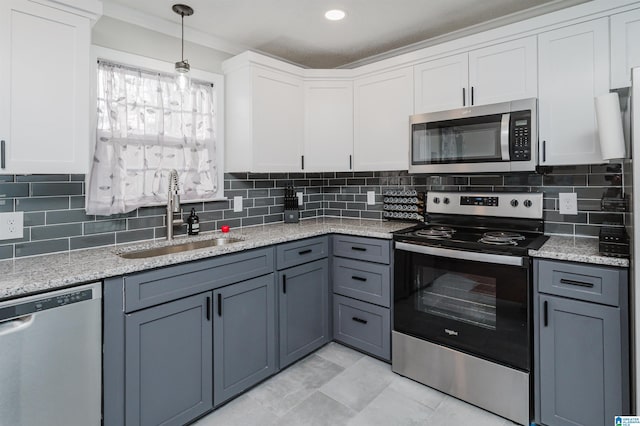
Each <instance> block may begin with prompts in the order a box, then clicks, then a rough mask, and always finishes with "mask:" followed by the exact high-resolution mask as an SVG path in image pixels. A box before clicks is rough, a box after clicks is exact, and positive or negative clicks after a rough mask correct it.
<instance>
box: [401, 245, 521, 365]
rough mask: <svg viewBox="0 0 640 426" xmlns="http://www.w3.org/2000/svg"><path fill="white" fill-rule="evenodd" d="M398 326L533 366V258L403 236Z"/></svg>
mask: <svg viewBox="0 0 640 426" xmlns="http://www.w3.org/2000/svg"><path fill="white" fill-rule="evenodd" d="M394 271H395V272H394V314H393V318H394V325H393V327H394V330H396V331H398V332H400V333H405V334H408V335H411V336H414V337H418V338H421V339H425V340H429V341H431V342H434V343H438V344H442V345H445V346H448V347H450V348H453V349H457V350H461V351H463V352H466V353H469V354H471V355H476V356H479V357H481V358H485V359H488V360H491V361H495V362H498V363H501V364H504V365H507V366H510V367H514V368H518V369H521V370H524V371H529V370H530V320H529V319H530V316H529V315H530V312H529V298H530V297H531V291H530V285H529V281H530V279H529V259H528V258H522V257H516V256H505V255H494V254H486V253H477V252H467V251H461V250H452V249H443V248H439V247H430V246H423V245H419V244H409V243H403V242H396V250H395V265H394Z"/></svg>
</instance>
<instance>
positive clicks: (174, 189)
mask: <svg viewBox="0 0 640 426" xmlns="http://www.w3.org/2000/svg"><path fill="white" fill-rule="evenodd" d="M178 190H179V187H178V172H177V171H176V170H175V169H171V170H170V171H169V194H167V221H166V225H167V240H173V227H174V226H176V225H181V224H182V223H183V221H182V214H180V213H181V212H180V194H178ZM176 213H178V214H180V216H179V218H178V219H175V218H174V215H175V214H176Z"/></svg>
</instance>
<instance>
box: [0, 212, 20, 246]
mask: <svg viewBox="0 0 640 426" xmlns="http://www.w3.org/2000/svg"><path fill="white" fill-rule="evenodd" d="M23 230H24V213H23V212H9V213H0V240H15V239H16V238H22V237H23Z"/></svg>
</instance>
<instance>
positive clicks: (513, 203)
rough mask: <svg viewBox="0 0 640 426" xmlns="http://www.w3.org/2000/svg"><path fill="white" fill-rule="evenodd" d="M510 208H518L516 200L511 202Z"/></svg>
mask: <svg viewBox="0 0 640 426" xmlns="http://www.w3.org/2000/svg"><path fill="white" fill-rule="evenodd" d="M511 207H518V200H516V199H513V200H511Z"/></svg>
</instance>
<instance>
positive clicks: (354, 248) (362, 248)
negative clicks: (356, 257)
mask: <svg viewBox="0 0 640 426" xmlns="http://www.w3.org/2000/svg"><path fill="white" fill-rule="evenodd" d="M351 250H355V251H367V249H366V248H364V247H353V246H352V247H351Z"/></svg>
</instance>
